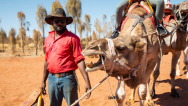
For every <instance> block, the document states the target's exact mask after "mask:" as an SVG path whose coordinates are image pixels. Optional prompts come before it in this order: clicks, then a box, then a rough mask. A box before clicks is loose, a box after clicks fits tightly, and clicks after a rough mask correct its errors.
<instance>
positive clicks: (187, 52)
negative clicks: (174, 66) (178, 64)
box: [183, 47, 188, 78]
mask: <svg viewBox="0 0 188 106" xmlns="http://www.w3.org/2000/svg"><path fill="white" fill-rule="evenodd" d="M183 54H184V61H183V62H184V64H185V66H186V69H187V76H186V77H187V78H188V60H187V55H188V47H186V48H185V50H184V51H183Z"/></svg>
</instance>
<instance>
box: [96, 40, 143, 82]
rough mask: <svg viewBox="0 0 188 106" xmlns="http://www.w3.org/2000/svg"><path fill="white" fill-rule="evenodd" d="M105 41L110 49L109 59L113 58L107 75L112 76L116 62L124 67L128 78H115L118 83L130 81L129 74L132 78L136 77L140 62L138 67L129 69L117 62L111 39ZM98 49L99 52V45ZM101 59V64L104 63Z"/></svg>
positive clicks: (119, 61)
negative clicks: (127, 71)
mask: <svg viewBox="0 0 188 106" xmlns="http://www.w3.org/2000/svg"><path fill="white" fill-rule="evenodd" d="M106 40H107V41H108V47H109V49H110V54H111V57H112V58H113V61H112V62H113V63H112V66H111V69H110V72H109V74H110V75H112V73H113V70H114V67H115V64H116V62H118V63H119V64H120V65H121V66H122V67H124V68H126V69H128V70H129V77H128V78H125V79H117V78H116V79H117V80H119V81H126V80H130V79H131V73H132V76H135V77H137V75H136V72H137V71H138V68H139V67H140V66H141V65H142V62H141V63H140V64H139V65H138V66H136V67H134V68H131V67H129V66H128V65H126V64H124V63H123V62H122V61H121V60H119V59H118V58H117V55H116V52H115V49H114V43H113V41H112V40H111V39H106ZM98 48H99V51H101V48H100V45H98ZM101 59H102V62H104V60H103V58H101ZM104 69H105V66H104Z"/></svg>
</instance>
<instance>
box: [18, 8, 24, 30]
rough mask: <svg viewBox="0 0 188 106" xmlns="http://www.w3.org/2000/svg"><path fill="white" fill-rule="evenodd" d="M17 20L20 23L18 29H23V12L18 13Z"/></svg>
mask: <svg viewBox="0 0 188 106" xmlns="http://www.w3.org/2000/svg"><path fill="white" fill-rule="evenodd" d="M17 18H18V19H19V22H20V28H23V26H24V21H25V14H24V13H23V12H21V11H20V12H18V14H17Z"/></svg>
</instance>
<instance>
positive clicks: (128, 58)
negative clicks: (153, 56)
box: [82, 36, 147, 74]
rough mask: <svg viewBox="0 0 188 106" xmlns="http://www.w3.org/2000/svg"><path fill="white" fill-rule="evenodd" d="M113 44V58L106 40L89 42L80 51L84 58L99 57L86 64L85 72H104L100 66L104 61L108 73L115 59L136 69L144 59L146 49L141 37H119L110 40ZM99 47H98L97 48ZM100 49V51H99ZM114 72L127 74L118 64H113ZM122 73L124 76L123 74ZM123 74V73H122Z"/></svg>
mask: <svg viewBox="0 0 188 106" xmlns="http://www.w3.org/2000/svg"><path fill="white" fill-rule="evenodd" d="M112 41H113V43H114V51H115V56H114V55H112V53H111V52H110V48H109V44H108V41H107V39H99V40H95V41H92V42H90V43H89V44H88V45H87V47H86V48H85V49H84V50H83V51H82V54H83V55H84V56H89V55H99V60H98V62H96V63H92V64H89V65H88V63H86V64H87V68H86V71H96V70H99V69H101V70H104V67H103V65H102V60H104V65H105V68H106V70H107V72H109V70H110V69H111V67H112V64H113V62H114V60H115V59H116V58H118V59H119V60H120V61H122V62H123V63H124V64H126V65H127V66H129V67H130V68H133V67H136V66H137V65H138V64H139V63H140V62H141V60H142V59H143V57H144V54H145V49H147V47H146V46H147V45H146V42H145V41H143V39H142V38H141V37H138V36H137V37H135V36H134V37H122V36H119V37H117V38H115V39H113V40H112ZM98 45H99V46H98ZM99 47H100V48H101V50H100V49H99ZM114 70H116V71H119V70H121V71H124V72H125V73H126V74H127V72H128V71H127V69H125V68H124V67H123V66H122V65H120V64H119V63H118V62H115V68H114ZM125 73H124V74H125ZM122 74H123V73H122Z"/></svg>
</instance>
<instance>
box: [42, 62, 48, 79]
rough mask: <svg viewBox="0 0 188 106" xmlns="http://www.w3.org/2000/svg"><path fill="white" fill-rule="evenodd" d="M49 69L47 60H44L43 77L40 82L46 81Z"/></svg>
mask: <svg viewBox="0 0 188 106" xmlns="http://www.w3.org/2000/svg"><path fill="white" fill-rule="evenodd" d="M48 74H49V71H48V70H47V61H46V60H45V62H44V72H43V79H42V82H46V80H47V78H48Z"/></svg>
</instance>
